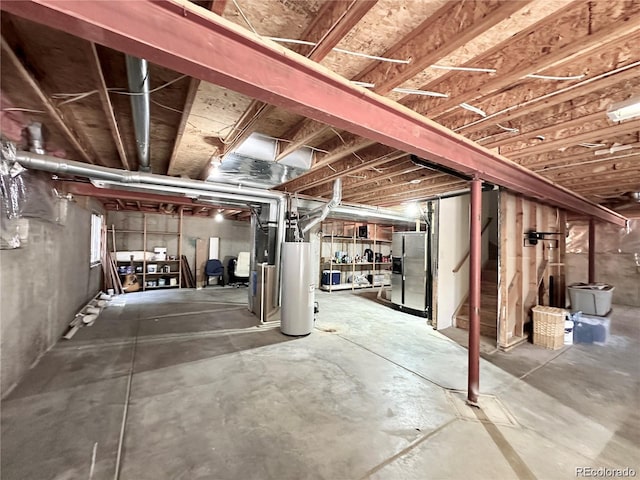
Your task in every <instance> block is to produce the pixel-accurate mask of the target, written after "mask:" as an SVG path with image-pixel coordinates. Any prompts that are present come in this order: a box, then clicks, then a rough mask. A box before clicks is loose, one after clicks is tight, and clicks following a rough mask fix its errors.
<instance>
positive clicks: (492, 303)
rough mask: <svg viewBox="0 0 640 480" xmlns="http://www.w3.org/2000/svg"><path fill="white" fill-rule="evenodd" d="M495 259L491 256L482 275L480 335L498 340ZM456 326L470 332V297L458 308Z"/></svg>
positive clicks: (496, 268)
mask: <svg viewBox="0 0 640 480" xmlns="http://www.w3.org/2000/svg"><path fill="white" fill-rule="evenodd" d="M496 250H497V249H496ZM492 253H493V252H492ZM496 253H497V252H496ZM494 257H495V256H494V255H493V254H490V258H489V260H487V262H486V263H485V265H484V267H483V268H482V271H481V273H480V278H481V282H480V335H483V336H486V337H491V338H494V339H495V338H498V260H497V259H496V258H494ZM455 324H456V327H458V328H462V329H464V330H469V296H468V295H467V298H466V300H465V301H464V303H463V304H462V305H461V306H460V308H458V311H457V313H456V322H455Z"/></svg>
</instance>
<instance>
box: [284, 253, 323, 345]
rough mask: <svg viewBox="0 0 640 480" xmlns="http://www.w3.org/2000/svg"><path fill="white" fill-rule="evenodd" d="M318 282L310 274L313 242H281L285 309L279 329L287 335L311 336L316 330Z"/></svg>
mask: <svg viewBox="0 0 640 480" xmlns="http://www.w3.org/2000/svg"><path fill="white" fill-rule="evenodd" d="M314 300H315V283H314V282H313V279H312V275H311V244H310V243H309V242H284V243H283V244H282V308H281V320H280V331H282V333H284V334H285V335H292V336H302V335H309V334H310V333H311V330H313V302H314Z"/></svg>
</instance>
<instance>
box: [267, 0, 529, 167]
mask: <svg viewBox="0 0 640 480" xmlns="http://www.w3.org/2000/svg"><path fill="white" fill-rule="evenodd" d="M527 3H529V0H526V1H520V0H518V1H496V0H491V1H487V0H472V1H468V2H447V3H446V4H445V5H444V6H443V7H442V8H440V10H438V12H436V13H435V14H434V15H433V16H430V17H429V18H427V19H426V20H425V21H423V22H422V23H421V24H420V25H418V26H417V27H416V28H415V29H414V30H413V31H411V32H410V33H409V34H408V35H407V36H405V37H404V38H403V39H401V40H400V41H399V42H397V43H396V44H395V45H393V46H392V47H391V48H389V49H388V50H387V51H386V52H385V53H384V54H383V56H384V57H387V58H400V59H404V58H410V59H411V62H409V63H398V64H394V65H393V66H390V64H388V63H385V62H381V61H373V62H371V63H370V64H369V65H368V66H367V67H366V68H365V69H364V70H362V71H361V72H360V73H359V74H358V75H356V76H355V78H354V80H355V81H360V82H365V83H371V84H373V85H374V87H373V91H375V92H376V93H379V94H381V95H386V94H387V93H389V92H390V91H391V90H392V89H394V88H395V87H398V86H400V85H401V84H402V83H404V82H405V81H406V80H408V79H409V78H411V77H413V76H414V75H416V74H417V73H419V72H421V71H422V70H424V69H425V68H427V67H429V66H430V65H432V64H435V63H437V62H438V60H440V59H442V58H444V57H446V56H447V55H448V54H450V53H451V52H453V51H454V50H456V49H457V48H459V47H461V46H462V45H464V44H465V43H467V42H468V41H470V40H471V39H473V38H474V37H476V36H477V35H479V34H481V33H483V32H485V31H486V30H488V29H490V28H491V27H493V26H495V25H496V24H498V23H499V22H501V21H502V20H504V19H505V18H507V17H508V16H509V15H511V14H513V13H514V12H516V11H517V10H519V9H521V8H523V7H524V6H526V4H527ZM326 129H327V127H326V126H325V125H322V124H319V123H317V122H312V121H307V120H305V121H304V122H302V124H301V125H300V126H298V127H297V128H296V129H295V130H294V131H293V132H290V133H289V135H291V137H288V138H290V139H291V143H290V144H289V145H288V146H287V148H286V149H285V150H284V151H283V152H282V153H281V154H280V155H279V156H278V159H281V158H284V157H285V156H286V155H288V154H289V153H291V152H292V151H294V150H296V149H297V148H300V147H301V146H302V145H306V144H310V143H311V142H312V141H313V139H314V138H317V137H318V136H320V135H322V134H323V133H324V132H326Z"/></svg>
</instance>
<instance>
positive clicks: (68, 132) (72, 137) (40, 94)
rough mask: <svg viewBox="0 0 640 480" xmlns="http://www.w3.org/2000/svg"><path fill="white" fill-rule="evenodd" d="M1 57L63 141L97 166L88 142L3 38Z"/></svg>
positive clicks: (85, 159) (86, 160)
mask: <svg viewBox="0 0 640 480" xmlns="http://www.w3.org/2000/svg"><path fill="white" fill-rule="evenodd" d="M0 41H1V43H2V55H3V56H4V57H5V58H6V59H8V60H9V62H10V63H11V67H12V68H13V69H14V70H15V71H16V73H17V74H18V75H19V77H20V78H21V79H22V81H23V82H24V86H25V88H28V89H29V90H30V91H31V92H32V93H33V94H34V95H35V96H36V97H37V98H38V99H39V101H40V104H41V105H42V108H43V109H44V110H45V111H46V113H47V115H48V116H49V118H50V119H51V120H52V121H53V123H54V124H55V125H56V127H57V128H58V129H59V130H60V131H61V132H62V133H63V135H64V137H65V139H66V140H67V141H68V142H69V143H70V144H71V146H73V148H74V149H75V150H76V152H77V153H78V154H79V155H80V157H81V158H82V159H83V160H84V161H85V162H88V163H92V164H94V165H95V164H97V163H98V161H97V159H96V155H95V153H94V152H93V151H92V149H91V147H90V146H89V144H88V142H86V141H84V140H83V136H82V135H81V134H80V133H79V132H80V130H79V129H78V128H76V127H74V126H71V125H70V124H69V119H66V118H64V116H63V114H62V113H61V112H60V110H59V109H58V108H57V107H56V106H55V104H54V103H53V101H52V100H51V98H49V96H48V95H47V94H46V93H45V92H44V90H43V89H42V87H41V86H40V84H39V83H38V82H37V81H36V79H35V78H34V77H33V75H32V74H31V73H30V72H29V71H28V70H27V69H26V68H25V66H24V65H23V64H22V62H21V61H20V59H19V58H18V57H17V55H16V54H15V52H14V51H13V49H12V48H11V46H10V45H9V43H8V42H7V41H6V40H5V38H4V36H2V38H1V40H0Z"/></svg>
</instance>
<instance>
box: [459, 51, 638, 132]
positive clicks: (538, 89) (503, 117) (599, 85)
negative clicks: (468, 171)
mask: <svg viewBox="0 0 640 480" xmlns="http://www.w3.org/2000/svg"><path fill="white" fill-rule="evenodd" d="M592 68H593V66H592ZM603 68H606V69H607V71H605V72H603V73H601V74H599V75H594V76H593V77H589V78H587V79H585V80H583V81H580V82H578V83H575V84H574V85H570V86H567V87H562V86H560V88H558V87H557V86H552V87H551V88H550V87H549V85H548V84H544V83H540V84H538V85H534V84H532V83H530V82H525V83H521V84H519V85H517V86H515V87H514V88H510V89H508V91H506V92H505V93H504V94H498V95H492V96H491V97H489V98H487V99H483V100H481V101H480V103H478V105H477V106H479V107H480V108H481V109H482V108H483V107H484V104H483V103H482V102H486V103H487V104H489V105H490V104H494V105H505V104H506V105H508V106H509V107H508V108H506V109H505V111H504V112H502V113H499V114H497V115H493V113H492V112H490V111H489V112H488V113H490V114H491V115H490V116H489V117H487V118H483V119H477V118H474V119H473V121H469V122H468V121H465V120H464V119H458V118H451V119H450V118H449V117H447V119H446V120H447V126H449V127H450V128H453V129H454V130H455V131H457V132H461V133H464V134H465V135H466V136H468V137H469V138H472V139H473V140H477V139H479V138H484V137H486V136H488V135H490V131H489V130H487V129H488V128H490V129H491V130H493V129H494V127H493V125H495V124H498V123H500V124H504V125H507V126H511V125H510V124H509V122H511V121H518V120H519V119H521V118H526V117H527V116H528V115H532V114H534V113H537V112H540V111H541V110H546V109H548V108H549V105H550V104H563V103H565V102H566V103H570V102H572V101H576V100H578V101H579V99H580V97H584V96H587V95H589V94H592V93H594V92H599V93H600V95H601V96H603V97H604V96H606V94H607V93H608V91H609V90H610V88H611V87H612V86H614V85H616V84H622V83H624V82H626V81H628V80H635V79H637V78H638V77H639V76H640V62H631V63H630V64H628V65H625V66H623V67H620V68H619V69H616V70H620V71H619V72H617V73H613V74H611V75H608V74H607V72H608V71H610V67H609V66H608V64H607V66H606V67H603ZM555 92H559V93H555ZM498 96H504V97H506V96H508V99H504V98H500V101H498V99H497V98H496V97H498ZM519 105H521V106H519ZM467 113H468V112H467ZM458 117H461V118H467V117H468V115H466V114H465V113H464V112H458ZM476 117H477V116H476ZM488 125H490V126H488Z"/></svg>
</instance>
